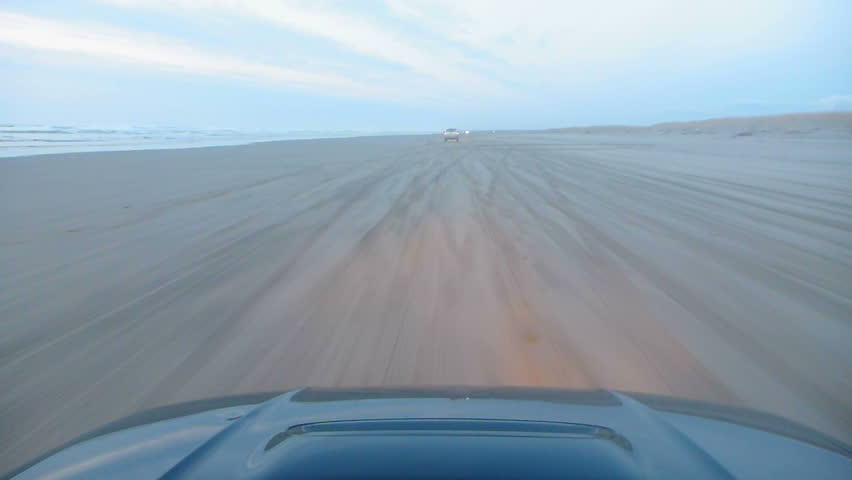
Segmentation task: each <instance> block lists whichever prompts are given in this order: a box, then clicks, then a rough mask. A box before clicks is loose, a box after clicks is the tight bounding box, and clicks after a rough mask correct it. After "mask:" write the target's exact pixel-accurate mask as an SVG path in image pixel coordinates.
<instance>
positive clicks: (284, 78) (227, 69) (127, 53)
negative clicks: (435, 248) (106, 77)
mask: <svg viewBox="0 0 852 480" xmlns="http://www.w3.org/2000/svg"><path fill="white" fill-rule="evenodd" d="M0 44H5V45H7V46H11V47H15V48H21V49H30V50H37V51H45V52H52V53H57V54H73V55H79V56H83V57H86V58H89V59H92V60H96V61H99V62H104V63H106V62H108V63H110V64H112V63H115V62H120V63H125V64H133V65H137V66H140V67H145V68H154V69H159V70H165V71H173V72H183V73H189V74H194V75H205V76H215V77H226V78H233V79H238V80H245V81H253V82H259V83H264V84H270V85H275V86H285V87H291V88H298V89H308V90H318V91H321V92H324V93H330V94H336V95H351V96H371V95H376V96H378V95H386V94H387V93H388V92H387V91H386V90H385V91H377V90H375V89H373V88H369V87H366V86H364V85H360V84H358V83H355V82H353V81H351V80H350V79H347V78H343V77H340V76H337V75H333V74H326V73H315V72H307V71H300V70H294V69H289V68H284V67H280V66H276V65H268V64H262V63H253V62H247V61H244V60H241V59H239V58H234V57H228V56H222V55H218V54H216V53H215V52H208V51H204V50H201V49H198V48H195V47H193V46H191V45H188V44H186V43H183V42H181V41H180V40H177V39H174V38H168V37H163V36H159V35H152V34H149V33H143V32H134V31H129V30H124V29H118V28H114V27H111V26H107V25H102V24H75V23H66V22H59V21H55V20H46V19H42V18H38V17H33V16H29V15H22V14H18V13H12V12H4V11H0Z"/></svg>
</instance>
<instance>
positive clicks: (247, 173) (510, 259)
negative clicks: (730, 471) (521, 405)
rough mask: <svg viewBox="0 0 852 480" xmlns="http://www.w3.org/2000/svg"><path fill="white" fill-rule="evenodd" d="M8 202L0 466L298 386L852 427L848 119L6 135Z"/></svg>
mask: <svg viewBox="0 0 852 480" xmlns="http://www.w3.org/2000/svg"><path fill="white" fill-rule="evenodd" d="M0 224H2V225H3V227H2V231H0V284H2V287H1V288H0V321H2V335H0V385H3V388H2V391H0V438H2V442H0V471H5V470H7V469H9V468H11V467H13V466H15V465H17V464H19V463H23V462H24V461H26V460H29V459H30V458H31V457H33V456H35V455H38V454H39V453H41V452H43V451H46V450H48V449H50V448H52V447H54V446H56V445H58V444H60V443H63V442H65V441H67V440H70V439H71V438H73V437H75V436H77V435H79V434H81V433H84V432H85V431H87V430H90V429H93V428H95V427H97V426H99V425H101V424H103V423H106V422H108V421H111V420H113V419H116V418H119V417H122V416H124V415H128V414H130V413H133V412H135V411H137V410H140V409H144V408H148V407H154V406H159V405H163V404H167V403H172V402H178V401H184V400H191V399H198V398H205V397H211V396H218V395H225V394H234V393H241V392H254V391H268V390H284V389H288V388H293V387H298V386H304V385H388V384H391V385H406V384H421V385H422V384H471V385H547V386H565V387H577V388H595V387H600V388H608V389H620V390H628V391H640V392H655V393H662V394H670V395H676V396H682V397H689V398H698V399H703V400H709V401H716V402H724V403H732V404H738V405H746V406H750V407H755V408H759V409H762V410H767V411H770V412H773V413H777V414H780V415H783V416H786V417H789V418H791V419H794V420H797V421H800V422H803V423H805V424H807V425H810V426H813V427H815V428H817V429H819V430H821V431H824V432H827V433H829V434H831V435H834V436H836V437H838V438H840V439H843V440H845V441H847V442H849V441H850V440H852V401H850V399H852V323H850V320H852V137H850V136H845V137H843V136H838V137H836V138H808V137H804V136H796V135H792V136H790V135H787V136H784V135H768V136H748V137H732V136H730V135H677V136H672V135H656V134H650V133H647V134H638V133H634V134H622V135H619V134H617V133H612V132H610V133H599V134H592V135H584V134H581V133H539V134H532V133H526V134H474V135H471V136H467V137H464V138H463V139H462V142H461V143H459V144H454V143H451V144H444V143H442V142H441V140H440V138H439V137H437V136H411V137H374V138H356V139H334V140H308V141H291V142H274V143H263V144H255V145H246V146H229V147H214V148H199V149H186V150H162V151H136V152H100V153H87V154H62V155H50V156H38V157H17V158H6V159H0Z"/></svg>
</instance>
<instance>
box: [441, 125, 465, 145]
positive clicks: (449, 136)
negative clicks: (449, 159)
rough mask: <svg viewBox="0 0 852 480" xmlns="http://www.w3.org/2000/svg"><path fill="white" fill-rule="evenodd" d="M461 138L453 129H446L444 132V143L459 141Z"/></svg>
mask: <svg viewBox="0 0 852 480" xmlns="http://www.w3.org/2000/svg"><path fill="white" fill-rule="evenodd" d="M460 138H461V134H460V133H459V131H458V130H456V129H455V128H448V129H446V130H444V143H446V142H449V141H450V140H455V141H456V142H458V141H459V139H460Z"/></svg>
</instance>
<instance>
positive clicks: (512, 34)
mask: <svg viewBox="0 0 852 480" xmlns="http://www.w3.org/2000/svg"><path fill="white" fill-rule="evenodd" d="M849 25H852V1H850V0H801V1H796V0H793V1H785V0H735V1H729V0H712V1H711V0H707V1H701V0H692V1H690V0H644V1H634V0H623V1H616V0H595V1H572V0H561V1H545V0H513V1H502V0H449V1H446V0H422V1H421V0H384V1H381V0H363V1H355V0H351V1H342V0H341V1H324V0H309V1H288V0H89V1H84V0H80V1H73V0H3V1H0V79H2V85H3V86H2V88H0V123H2V122H34V123H83V124H98V125H142V124H145V125H177V126H194V127H236V128H283V129H356V130H434V129H439V128H443V127H445V126H448V125H455V126H459V127H462V128H538V127H556V126H568V125H586V124H602V123H606V124H612V123H626V124H642V123H653V122H658V121H666V120H682V119H697V118H705V117H712V116H727V115H751V114H768V113H779V112H791V111H815V110H839V109H844V110H852V56H850V52H852V29H850V28H849Z"/></svg>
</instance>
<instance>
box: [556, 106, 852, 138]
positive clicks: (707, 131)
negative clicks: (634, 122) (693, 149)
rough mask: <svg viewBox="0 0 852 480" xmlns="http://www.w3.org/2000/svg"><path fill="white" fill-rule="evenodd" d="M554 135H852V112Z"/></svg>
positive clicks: (615, 127)
mask: <svg viewBox="0 0 852 480" xmlns="http://www.w3.org/2000/svg"><path fill="white" fill-rule="evenodd" d="M547 132H552V133H584V134H600V133H610V134H634V135H635V134H657V135H660V134H662V135H676V134H682V135H695V134H702V135H719V136H734V137H738V136H739V137H742V136H753V135H760V136H777V135H784V136H808V137H849V136H852V112H821V113H791V114H786V115H767V116H762V117H727V118H712V119H708V120H696V121H691V122H665V123H657V124H654V125H649V126H628V125H602V126H589V127H570V128H557V129H552V130H547Z"/></svg>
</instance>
